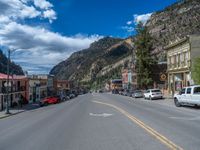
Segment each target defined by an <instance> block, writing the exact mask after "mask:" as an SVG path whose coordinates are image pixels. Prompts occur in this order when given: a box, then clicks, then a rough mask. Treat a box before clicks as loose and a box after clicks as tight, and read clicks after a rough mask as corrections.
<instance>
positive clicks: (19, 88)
mask: <svg viewBox="0 0 200 150" xmlns="http://www.w3.org/2000/svg"><path fill="white" fill-rule="evenodd" d="M6 81H7V74H3V73H0V110H3V109H4V108H5V105H6V104H5V102H6V90H7V82H6ZM8 86H9V100H10V101H9V105H10V106H13V105H16V104H19V101H20V100H22V101H23V102H24V103H28V98H29V95H28V91H29V88H28V78H27V77H25V76H18V75H10V76H9V83H8Z"/></svg>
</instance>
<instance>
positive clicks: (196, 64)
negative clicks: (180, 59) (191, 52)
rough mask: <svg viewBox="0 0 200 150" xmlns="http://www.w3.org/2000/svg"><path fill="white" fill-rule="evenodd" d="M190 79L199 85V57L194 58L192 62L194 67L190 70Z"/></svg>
mask: <svg viewBox="0 0 200 150" xmlns="http://www.w3.org/2000/svg"><path fill="white" fill-rule="evenodd" d="M192 78H193V79H194V81H195V83H196V84H200V57H198V58H196V59H195V61H194V66H193V68H192Z"/></svg>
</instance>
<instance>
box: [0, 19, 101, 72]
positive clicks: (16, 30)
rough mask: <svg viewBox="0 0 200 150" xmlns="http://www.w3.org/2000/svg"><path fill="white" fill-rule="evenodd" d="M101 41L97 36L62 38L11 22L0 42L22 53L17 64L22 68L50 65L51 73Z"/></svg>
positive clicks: (3, 31) (45, 30) (41, 29)
mask: <svg viewBox="0 0 200 150" xmlns="http://www.w3.org/2000/svg"><path fill="white" fill-rule="evenodd" d="M100 38H102V37H101V36H98V35H93V36H84V35H80V34H79V35H76V36H73V37H67V36H62V35H60V34H59V33H54V32H51V31H49V30H47V29H45V28H42V27H31V26H28V25H21V24H18V23H16V22H10V23H8V24H6V25H5V26H4V27H1V28H0V40H1V43H2V44H3V45H6V46H8V47H10V48H11V49H19V51H18V52H16V53H15V57H14V60H15V62H17V63H19V64H25V63H26V62H28V63H30V64H31V65H32V66H34V67H36V68H37V67H39V66H40V68H41V66H44V65H48V66H50V67H48V68H47V70H48V71H49V69H50V68H51V67H53V66H54V65H55V64H57V63H58V62H60V61H62V60H64V59H66V58H67V57H69V55H70V54H71V53H73V52H75V51H77V50H81V49H84V48H88V47H89V45H90V44H91V43H92V42H94V41H96V40H98V39H100ZM19 56H20V57H19Z"/></svg>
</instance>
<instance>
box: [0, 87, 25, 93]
mask: <svg viewBox="0 0 200 150" xmlns="http://www.w3.org/2000/svg"><path fill="white" fill-rule="evenodd" d="M6 90H7V88H6V87H2V88H0V93H6ZM23 91H26V87H25V86H21V87H15V86H13V87H11V88H9V92H11V93H14V92H23Z"/></svg>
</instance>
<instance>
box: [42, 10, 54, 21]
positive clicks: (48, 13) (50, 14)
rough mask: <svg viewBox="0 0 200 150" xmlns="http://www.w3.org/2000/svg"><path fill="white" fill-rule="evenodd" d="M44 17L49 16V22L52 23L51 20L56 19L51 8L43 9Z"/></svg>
mask: <svg viewBox="0 0 200 150" xmlns="http://www.w3.org/2000/svg"><path fill="white" fill-rule="evenodd" d="M44 18H49V21H50V23H52V21H53V20H55V19H56V13H55V11H53V10H51V9H49V10H46V11H44Z"/></svg>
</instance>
